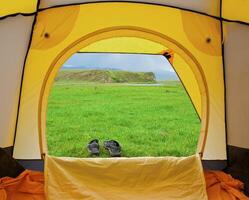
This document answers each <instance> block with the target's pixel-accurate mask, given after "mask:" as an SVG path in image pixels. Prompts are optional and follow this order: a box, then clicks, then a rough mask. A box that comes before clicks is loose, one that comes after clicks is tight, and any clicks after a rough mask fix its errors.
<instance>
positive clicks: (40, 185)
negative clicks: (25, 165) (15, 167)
mask: <svg viewBox="0 0 249 200" xmlns="http://www.w3.org/2000/svg"><path fill="white" fill-rule="evenodd" d="M0 200H45V195H44V175H43V173H41V172H35V171H30V170H25V171H24V172H22V173H21V174H20V175H19V176H18V177H17V178H10V177H4V178H1V179H0Z"/></svg>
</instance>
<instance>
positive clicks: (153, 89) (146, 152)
mask: <svg viewBox="0 0 249 200" xmlns="http://www.w3.org/2000/svg"><path fill="white" fill-rule="evenodd" d="M199 130H200V121H199V119H198V116H197V114H196V113H195V110H194V108H193V106H192V104H191V102H190V99H189V97H188V96H187V94H186V92H185V91H184V89H183V87H182V85H181V84H180V83H179V82H169V83H168V84H166V85H163V86H127V85H125V84H94V83H85V84H84V83H79V82H75V83H74V82H70V81H66V82H65V81H64V82H63V81H58V82H56V83H55V84H54V86H53V89H52V91H51V95H50V97H49V105H48V114H47V130H46V131H47V141H48V148H49V153H50V154H51V155H56V156H74V157H89V154H88V152H87V150H86V145H87V143H88V142H89V141H90V140H91V139H94V138H98V139H99V140H100V142H101V145H102V144H103V141H104V140H108V139H115V140H117V141H118V142H119V143H120V144H121V146H122V156H127V157H132V156H167V155H174V156H186V155H190V154H194V153H195V150H196V145H197V140H198V135H199ZM100 156H101V157H108V153H107V152H106V151H105V150H104V149H103V148H102V149H101V154H100Z"/></svg>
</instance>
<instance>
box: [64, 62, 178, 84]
mask: <svg viewBox="0 0 249 200" xmlns="http://www.w3.org/2000/svg"><path fill="white" fill-rule="evenodd" d="M64 69H68V70H112V71H122V70H118V69H115V68H108V67H102V68H99V67H98V68H97V67H96V68H94V67H86V66H74V67H71V66H70V67H67V66H63V67H62V70H64ZM153 73H154V74H155V79H156V80H158V81H162V80H179V78H178V76H177V75H176V73H175V72H174V71H166V70H158V71H155V72H153Z"/></svg>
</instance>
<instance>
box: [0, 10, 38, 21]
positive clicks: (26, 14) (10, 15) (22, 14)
mask: <svg viewBox="0 0 249 200" xmlns="http://www.w3.org/2000/svg"><path fill="white" fill-rule="evenodd" d="M36 13H37V12H32V13H13V14H9V15H5V16H2V17H0V20H3V19H6V18H8V17H16V16H18V15H21V16H24V17H26V16H34V15H35V14H36Z"/></svg>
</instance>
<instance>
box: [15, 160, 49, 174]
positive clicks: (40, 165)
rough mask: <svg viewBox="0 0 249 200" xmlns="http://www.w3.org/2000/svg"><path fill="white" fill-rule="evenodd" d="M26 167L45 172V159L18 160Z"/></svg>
mask: <svg viewBox="0 0 249 200" xmlns="http://www.w3.org/2000/svg"><path fill="white" fill-rule="evenodd" d="M17 162H18V163H19V164H21V165H22V166H23V167H24V168H25V169H29V170H35V171H41V172H44V160H18V159H17Z"/></svg>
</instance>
